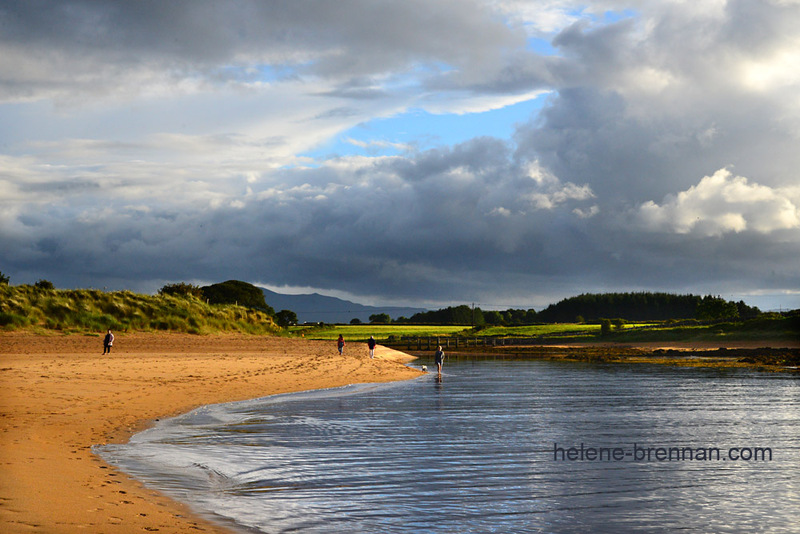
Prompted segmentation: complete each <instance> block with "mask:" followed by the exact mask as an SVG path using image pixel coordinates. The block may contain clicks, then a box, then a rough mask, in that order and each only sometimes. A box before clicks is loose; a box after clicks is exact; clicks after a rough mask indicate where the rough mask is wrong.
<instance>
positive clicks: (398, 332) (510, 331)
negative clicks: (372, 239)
mask: <svg viewBox="0 0 800 534" xmlns="http://www.w3.org/2000/svg"><path fill="white" fill-rule="evenodd" d="M290 331H291V332H292V333H293V334H296V335H301V334H302V335H303V336H304V337H306V338H308V339H322V340H333V339H336V338H337V337H338V336H339V334H342V335H343V336H344V338H345V340H351V341H365V340H367V339H368V338H369V336H375V339H377V340H378V341H379V342H381V341H387V340H389V339H393V340H399V339H400V338H402V337H421V338H426V337H446V336H451V337H454V336H459V337H467V336H468V337H478V338H480V337H512V338H513V337H535V338H540V339H541V340H542V342H548V341H551V342H552V341H570V342H601V341H602V342H606V341H612V342H619V343H636V342H668V341H673V342H676V341H686V342H690V341H725V340H728V341H758V340H760V339H763V340H769V341H779V340H786V341H797V340H798V339H800V328H798V318H796V317H794V318H793V317H770V318H762V319H753V320H750V321H744V322H735V323H720V324H714V325H692V324H689V325H682V326H681V325H679V326H675V325H670V324H669V323H661V324H659V323H626V324H625V325H623V327H622V328H617V327H614V328H613V329H612V331H611V332H610V333H608V334H606V335H603V334H602V333H601V327H600V325H599V324H583V323H581V324H578V323H557V324H539V325H529V326H514V327H505V326H496V327H486V328H482V329H480V330H472V329H470V328H469V327H465V326H431V325H330V326H326V327H324V328H321V329H320V328H312V327H294V328H291V329H290Z"/></svg>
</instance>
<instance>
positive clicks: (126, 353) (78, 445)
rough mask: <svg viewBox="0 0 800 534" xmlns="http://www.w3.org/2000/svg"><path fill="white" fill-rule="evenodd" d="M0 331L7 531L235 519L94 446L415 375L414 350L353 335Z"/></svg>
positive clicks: (163, 528)
mask: <svg viewBox="0 0 800 534" xmlns="http://www.w3.org/2000/svg"><path fill="white" fill-rule="evenodd" d="M101 353H102V338H101V337H98V336H90V335H61V334H53V335H37V334H31V333H25V332H4V333H0V382H1V383H0V385H1V386H2V388H3V393H2V394H0V464H1V465H2V466H3V467H2V469H3V476H2V477H1V479H0V524H2V525H3V528H4V532H9V533H16V532H20V533H22V532H41V533H54V534H58V533H64V534H71V533H76V532H99V531H102V532H119V533H127V532H133V531H145V532H147V531H150V532H156V531H157V532H161V533H165V532H166V533H179V532H187V531H196V532H210V533H215V534H225V533H228V534H229V533H230V532H232V530H231V528H230V527H226V526H225V525H223V524H220V523H217V522H214V521H213V520H211V519H209V518H207V517H205V516H202V515H200V514H197V513H195V512H193V511H191V510H190V509H189V508H188V506H186V505H184V504H182V503H179V502H177V501H174V500H172V499H171V498H169V497H167V496H165V495H163V494H161V493H159V492H157V491H155V490H152V489H149V488H147V487H145V486H144V485H143V484H142V483H141V482H139V481H138V480H136V479H133V478H131V477H129V476H128V475H127V474H125V473H123V472H121V471H119V470H117V469H116V468H115V467H113V466H110V465H108V464H106V463H105V462H104V461H103V460H102V459H100V457H99V456H97V455H95V454H94V453H93V452H92V446H94V445H102V444H107V443H124V442H127V441H128V439H129V438H130V437H131V436H132V435H133V434H135V433H136V432H139V431H141V430H143V429H145V428H148V427H150V426H151V425H152V423H153V422H154V421H157V420H159V419H164V418H168V417H172V416H175V415H179V414H182V413H186V412H189V411H191V410H192V409H194V408H197V407H200V406H204V405H208V404H218V403H225V402H234V401H239V400H246V399H253V398H258V397H264V396H267V395H274V394H279V393H289V392H297V391H307V390H315V389H324V388H330V387H340V386H344V385H348V384H355V383H365V382H390V381H396V380H403V379H410V378H415V377H417V376H420V374H421V372H420V371H418V370H416V369H412V368H409V367H407V366H405V365H404V363H403V362H407V361H410V360H413V359H414V358H413V356H409V355H407V354H404V353H401V352H398V351H394V350H392V349H389V348H386V347H381V346H379V347H378V348H377V349H376V358H375V359H374V360H373V359H370V358H369V356H368V353H367V348H366V344H362V343H350V344H348V345H347V347H346V348H345V353H344V355H343V356H339V354H338V353H337V351H336V348H335V344H334V343H331V342H321V341H307V340H303V339H296V338H281V337H264V336H247V335H238V334H218V335H214V336H193V335H185V334H165V333H134V334H124V333H123V334H117V339H116V340H115V343H114V348H113V349H112V354H111V356H110V357H109V356H105V357H104V356H102V355H101Z"/></svg>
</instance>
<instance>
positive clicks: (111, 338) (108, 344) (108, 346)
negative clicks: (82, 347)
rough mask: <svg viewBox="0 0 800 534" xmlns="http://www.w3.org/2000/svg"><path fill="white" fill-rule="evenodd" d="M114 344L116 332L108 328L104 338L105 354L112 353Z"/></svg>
mask: <svg viewBox="0 0 800 534" xmlns="http://www.w3.org/2000/svg"><path fill="white" fill-rule="evenodd" d="M113 344H114V334H112V333H111V329H110V328H109V329H108V332H107V333H106V337H104V338H103V354H111V345H113Z"/></svg>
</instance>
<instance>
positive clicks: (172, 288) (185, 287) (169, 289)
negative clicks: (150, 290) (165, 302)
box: [158, 282, 203, 299]
mask: <svg viewBox="0 0 800 534" xmlns="http://www.w3.org/2000/svg"><path fill="white" fill-rule="evenodd" d="M158 294H159V295H173V296H188V297H197V298H199V299H201V298H203V290H202V289H201V288H200V286H195V285H192V284H187V283H185V282H178V283H177V284H167V285H165V286H163V287H162V288H161V289H159V290H158Z"/></svg>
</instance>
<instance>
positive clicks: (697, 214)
mask: <svg viewBox="0 0 800 534" xmlns="http://www.w3.org/2000/svg"><path fill="white" fill-rule="evenodd" d="M638 215H639V219H640V221H641V222H642V224H644V225H645V227H646V228H648V229H650V230H653V231H672V232H675V233H678V234H696V235H702V236H710V235H723V234H726V233H730V232H735V233H739V232H744V231H747V230H749V231H753V232H758V233H761V234H767V233H771V232H775V231H778V230H790V229H800V209H798V207H797V205H795V204H794V203H793V202H792V200H791V199H790V198H789V197H788V196H787V195H786V194H785V193H783V192H781V191H780V190H776V189H772V188H770V187H767V186H763V185H760V184H755V183H753V184H751V183H749V182H748V180H747V178H744V177H741V176H733V175H732V174H731V172H730V171H729V170H727V169H720V170H718V171H717V172H716V173H714V174H713V175H712V176H706V177H704V178H703V179H702V180H700V182H699V183H698V184H697V185H696V186H692V187H691V188H689V189H688V190H686V191H682V192H680V193H678V194H677V195H676V196H672V197H668V198H666V199H665V200H664V202H663V204H661V205H658V204H656V203H654V202H652V201H650V202H646V203H644V204H642V205H641V206H640V207H639V213H638Z"/></svg>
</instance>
